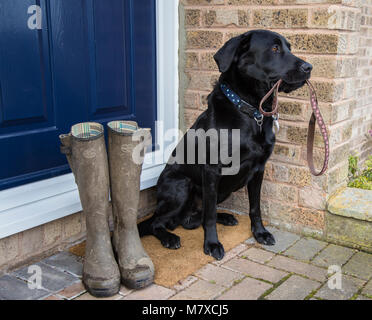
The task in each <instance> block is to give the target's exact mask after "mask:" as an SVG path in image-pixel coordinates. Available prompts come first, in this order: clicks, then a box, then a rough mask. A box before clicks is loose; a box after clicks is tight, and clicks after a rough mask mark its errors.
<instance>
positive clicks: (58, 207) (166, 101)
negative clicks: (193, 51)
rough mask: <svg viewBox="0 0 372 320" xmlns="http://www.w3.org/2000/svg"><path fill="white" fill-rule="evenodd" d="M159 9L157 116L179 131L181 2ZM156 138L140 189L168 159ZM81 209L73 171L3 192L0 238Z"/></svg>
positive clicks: (165, 2)
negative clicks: (155, 145)
mask: <svg viewBox="0 0 372 320" xmlns="http://www.w3.org/2000/svg"><path fill="white" fill-rule="evenodd" d="M156 11H157V12H156V28H157V30H156V34H157V42H156V45H157V49H156V50H157V112H158V114H157V119H158V121H161V122H162V126H163V128H164V131H166V130H168V129H177V130H178V127H179V121H178V111H179V104H178V26H179V23H178V1H175V0H157V1H156ZM156 138H157V141H156V142H157V144H158V145H159V146H160V148H159V149H158V150H157V151H155V152H153V153H149V154H147V155H146V157H145V164H144V166H143V171H142V175H141V190H143V189H147V188H149V187H152V186H154V185H156V182H157V179H158V177H159V175H160V173H161V171H162V170H163V168H164V166H165V162H166V161H167V158H166V157H167V155H165V154H164V150H166V148H167V146H168V145H169V144H170V142H169V143H168V144H166V143H165V142H164V140H163V135H156ZM176 138H177V137H176ZM56 143H59V142H58V141H56ZM150 158H151V159H153V160H155V161H152V163H151V160H150ZM81 210H82V208H81V204H80V199H79V194H78V190H77V186H76V184H75V182H74V177H73V175H72V173H70V174H65V175H62V176H59V177H56V178H51V179H46V180H42V181H38V182H33V183H29V184H26V185H23V186H20V187H15V188H11V189H7V190H4V191H0V239H1V238H5V237H7V236H10V235H12V234H15V233H18V232H21V231H24V230H27V229H31V228H34V227H36V226H39V225H42V224H45V223H47V222H50V221H53V220H56V219H60V218H62V217H66V216H68V215H70V214H73V213H76V212H78V211H81Z"/></svg>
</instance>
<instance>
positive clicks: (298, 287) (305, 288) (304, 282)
mask: <svg viewBox="0 0 372 320" xmlns="http://www.w3.org/2000/svg"><path fill="white" fill-rule="evenodd" d="M319 286H320V283H319V282H316V281H313V280H309V279H305V278H302V277H300V276H297V275H293V276H291V277H289V278H288V279H287V280H286V281H284V282H283V283H282V284H280V286H279V287H277V288H276V289H275V290H274V291H272V292H271V293H270V294H269V295H268V296H266V297H265V299H268V300H303V299H305V298H306V297H307V296H308V295H309V294H310V293H311V292H313V291H314V290H316V289H317V288H318V287H319Z"/></svg>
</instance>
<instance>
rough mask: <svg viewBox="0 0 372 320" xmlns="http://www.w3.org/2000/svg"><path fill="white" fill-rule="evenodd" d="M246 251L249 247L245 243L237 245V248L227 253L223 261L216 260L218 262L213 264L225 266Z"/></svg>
mask: <svg viewBox="0 0 372 320" xmlns="http://www.w3.org/2000/svg"><path fill="white" fill-rule="evenodd" d="M246 249H247V246H246V245H245V244H244V243H241V244H239V245H237V246H236V247H235V248H232V249H231V250H229V251H227V252H226V253H225V255H224V257H223V258H222V259H221V260H216V261H213V262H212V263H213V264H214V265H216V266H220V265H221V264H224V263H225V262H227V261H229V260H231V259H233V258H235V257H236V256H237V255H239V254H240V253H241V252H243V251H244V250H246Z"/></svg>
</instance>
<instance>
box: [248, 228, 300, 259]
mask: <svg viewBox="0 0 372 320" xmlns="http://www.w3.org/2000/svg"><path fill="white" fill-rule="evenodd" d="M266 229H267V230H268V231H270V232H271V233H272V235H273V236H274V238H275V245H273V246H266V245H260V244H258V245H260V246H262V248H264V249H266V250H268V251H271V252H275V253H280V252H283V251H285V250H287V249H288V248H289V247H290V246H291V245H293V244H294V243H295V242H296V241H298V240H299V239H300V236H298V235H297V234H294V233H290V232H287V231H282V230H279V229H277V228H274V227H267V228H266ZM252 239H253V238H249V239H248V240H246V243H247V244H252V243H257V242H256V241H255V240H252Z"/></svg>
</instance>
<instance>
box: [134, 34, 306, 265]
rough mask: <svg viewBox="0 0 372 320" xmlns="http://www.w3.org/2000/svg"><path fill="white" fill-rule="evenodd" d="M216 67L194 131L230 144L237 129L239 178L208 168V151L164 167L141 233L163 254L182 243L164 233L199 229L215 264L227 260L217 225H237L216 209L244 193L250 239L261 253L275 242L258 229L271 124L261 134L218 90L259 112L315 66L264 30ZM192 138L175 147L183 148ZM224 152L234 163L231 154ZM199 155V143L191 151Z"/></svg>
mask: <svg viewBox="0 0 372 320" xmlns="http://www.w3.org/2000/svg"><path fill="white" fill-rule="evenodd" d="M214 59H215V61H216V63H217V65H218V67H219V70H220V72H221V76H220V78H219V80H218V82H217V83H216V85H215V86H214V89H213V91H212V92H211V93H210V94H209V96H208V109H207V110H206V111H205V112H203V113H202V114H201V115H200V116H199V117H198V119H197V120H196V121H195V123H194V124H193V126H192V127H191V129H203V130H204V131H208V130H209V129H216V130H217V131H218V130H221V129H227V130H228V131H229V139H230V140H229V141H230V142H229V144H231V143H232V140H231V134H230V132H231V131H232V129H240V142H239V147H240V150H239V151H240V162H239V164H240V165H239V168H238V172H237V173H235V174H234V175H222V174H221V169H222V168H223V167H224V166H226V165H225V164H223V163H222V161H221V159H220V158H219V159H218V163H215V162H212V161H210V159H211V158H210V154H209V151H208V148H207V151H206V153H207V154H206V161H205V163H202V164H201V163H178V162H175V163H168V164H167V166H166V167H165V168H164V170H163V172H162V174H161V175H160V178H159V180H158V183H157V200H158V203H157V208H156V211H155V213H154V215H153V216H152V217H151V218H150V219H148V220H146V221H144V222H142V223H140V224H139V225H138V228H139V232H140V236H144V235H154V236H155V237H156V238H158V239H159V240H160V241H161V243H162V245H163V246H164V247H167V248H170V249H177V248H179V247H180V238H179V237H178V236H177V235H175V234H173V233H170V232H168V231H167V229H170V230H174V228H176V227H177V226H179V225H182V226H183V227H184V228H186V229H193V228H197V227H198V226H200V225H201V224H202V226H203V229H204V252H205V254H209V255H212V256H213V257H214V258H215V259H217V260H220V259H222V258H223V256H224V248H223V246H222V244H221V243H220V242H219V241H218V236H217V231H216V223H222V224H224V225H235V224H237V220H236V219H235V218H234V216H232V215H230V214H227V213H217V212H216V207H217V205H218V204H219V203H221V202H222V201H224V200H225V199H226V198H228V197H229V196H230V194H231V193H232V192H234V191H237V190H239V189H240V188H242V187H244V186H247V188H248V194H249V204H250V207H249V216H250V219H251V226H252V233H253V235H254V237H255V239H256V240H257V241H258V242H259V243H262V244H265V245H273V244H275V239H274V237H273V235H272V234H271V233H270V232H269V231H267V230H266V229H265V227H264V226H263V224H262V219H261V210H260V192H261V184H262V179H263V176H264V168H265V163H266V161H267V160H268V158H269V157H270V154H271V152H272V150H273V147H274V143H275V134H274V132H273V121H274V120H273V118H272V117H263V123H262V127H260V126H259V125H258V122H257V118H256V119H255V117H253V116H252V115H250V114H248V113H244V112H242V111H241V110H240V109H239V108H238V107H237V106H236V105H235V104H234V103H233V102H232V100H231V99H229V98H228V97H227V94H226V92H223V90H222V87H221V84H224V85H226V86H227V88H229V89H230V90H232V91H233V92H234V94H235V97H238V98H240V99H241V100H243V101H244V103H246V104H247V105H249V106H250V107H251V108H254V107H255V109H256V110H258V106H259V103H260V101H261V99H262V98H263V97H264V96H265V94H266V93H267V92H268V91H269V90H270V89H271V88H272V87H273V85H274V84H275V83H276V82H277V81H278V80H279V79H282V80H283V82H282V84H281V86H280V91H284V92H286V93H288V92H291V91H292V90H295V89H298V88H300V87H301V86H303V85H304V83H305V82H306V80H307V79H309V78H310V73H311V70H312V66H311V64H309V63H307V62H305V61H303V60H301V59H300V58H298V57H296V56H295V55H293V54H292V53H291V46H290V44H289V43H288V41H287V40H286V39H285V38H284V37H283V36H281V35H280V34H278V33H275V32H271V31H266V30H253V31H249V32H246V33H244V34H242V35H240V36H237V37H234V38H232V39H230V40H229V41H227V42H226V43H225V45H224V46H223V47H222V48H221V49H220V50H219V51H218V52H217V53H216V54H215V56H214ZM271 105H272V97H271V98H269V99H268V100H267V101H266V102H265V103H264V105H263V109H264V110H265V111H270V110H271ZM258 120H259V119H258ZM189 131H190V130H189ZM189 131H188V132H187V133H186V134H185V135H184V137H183V138H182V140H181V141H180V142H179V145H181V144H184V145H185V146H186V144H187V143H188V142H187V141H188V135H189ZM193 139H194V138H193ZM189 142H190V141H189ZM209 146H210V144H209ZM228 147H229V154H230V155H231V152H232V148H231V146H230V145H229V146H228ZM177 148H178V147H177ZM177 148H176V149H177ZM176 149H175V151H174V152H173V154H172V155H173V156H174V155H175V152H176ZM197 152H198V142H196V143H195V153H196V154H197ZM186 153H187V152H186ZM184 158H185V159H186V158H187V155H185V156H184Z"/></svg>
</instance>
